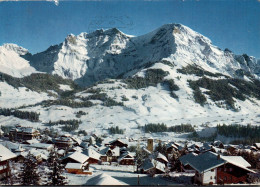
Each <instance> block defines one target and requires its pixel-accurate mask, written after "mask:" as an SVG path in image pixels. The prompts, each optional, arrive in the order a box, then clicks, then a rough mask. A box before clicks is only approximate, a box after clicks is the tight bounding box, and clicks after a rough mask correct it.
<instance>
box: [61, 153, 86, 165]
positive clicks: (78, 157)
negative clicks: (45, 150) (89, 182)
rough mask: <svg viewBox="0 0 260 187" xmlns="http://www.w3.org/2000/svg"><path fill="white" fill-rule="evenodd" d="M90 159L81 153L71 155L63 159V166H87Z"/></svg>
mask: <svg viewBox="0 0 260 187" xmlns="http://www.w3.org/2000/svg"><path fill="white" fill-rule="evenodd" d="M88 159H89V157H88V156H87V155H85V154H83V153H81V152H74V153H70V154H68V155H66V156H65V157H63V158H61V160H62V163H63V164H67V163H80V164H86V163H87V161H88Z"/></svg>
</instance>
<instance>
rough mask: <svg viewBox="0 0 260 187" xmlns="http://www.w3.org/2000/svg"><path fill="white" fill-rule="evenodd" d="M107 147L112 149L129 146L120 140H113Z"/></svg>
mask: <svg viewBox="0 0 260 187" xmlns="http://www.w3.org/2000/svg"><path fill="white" fill-rule="evenodd" d="M106 146H112V147H120V148H121V147H127V146H128V144H127V143H126V142H124V141H123V140H120V139H116V140H113V141H111V142H109V143H108V144H106Z"/></svg>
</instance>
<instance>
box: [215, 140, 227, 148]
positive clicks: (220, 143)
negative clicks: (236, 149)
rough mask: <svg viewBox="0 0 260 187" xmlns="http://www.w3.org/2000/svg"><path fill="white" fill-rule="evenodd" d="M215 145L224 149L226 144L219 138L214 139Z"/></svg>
mask: <svg viewBox="0 0 260 187" xmlns="http://www.w3.org/2000/svg"><path fill="white" fill-rule="evenodd" d="M212 145H213V146H214V147H217V148H220V149H224V144H223V143H222V142H221V141H219V140H217V141H214V142H213V144H212Z"/></svg>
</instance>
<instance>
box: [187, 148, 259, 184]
mask: <svg viewBox="0 0 260 187" xmlns="http://www.w3.org/2000/svg"><path fill="white" fill-rule="evenodd" d="M186 164H189V165H190V166H191V167H192V168H193V169H194V170H195V177H194V182H195V183H197V184H202V185H208V184H232V183H234V184H236V183H246V181H247V177H248V174H249V173H255V172H254V171H252V170H250V169H248V167H250V164H249V163H248V162H247V161H245V160H244V159H243V158H242V157H240V156H220V155H218V154H216V153H213V152H210V151H209V152H206V153H203V154H200V155H198V156H194V157H189V158H187V159H186Z"/></svg>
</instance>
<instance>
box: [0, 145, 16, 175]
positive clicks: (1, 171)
mask: <svg viewBox="0 0 260 187" xmlns="http://www.w3.org/2000/svg"><path fill="white" fill-rule="evenodd" d="M0 150H1V151H0V179H3V178H5V177H8V176H10V175H11V169H10V167H9V161H10V160H13V159H15V158H16V154H14V153H12V152H11V151H10V150H9V149H7V148H6V147H5V146H3V145H1V144H0Z"/></svg>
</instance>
